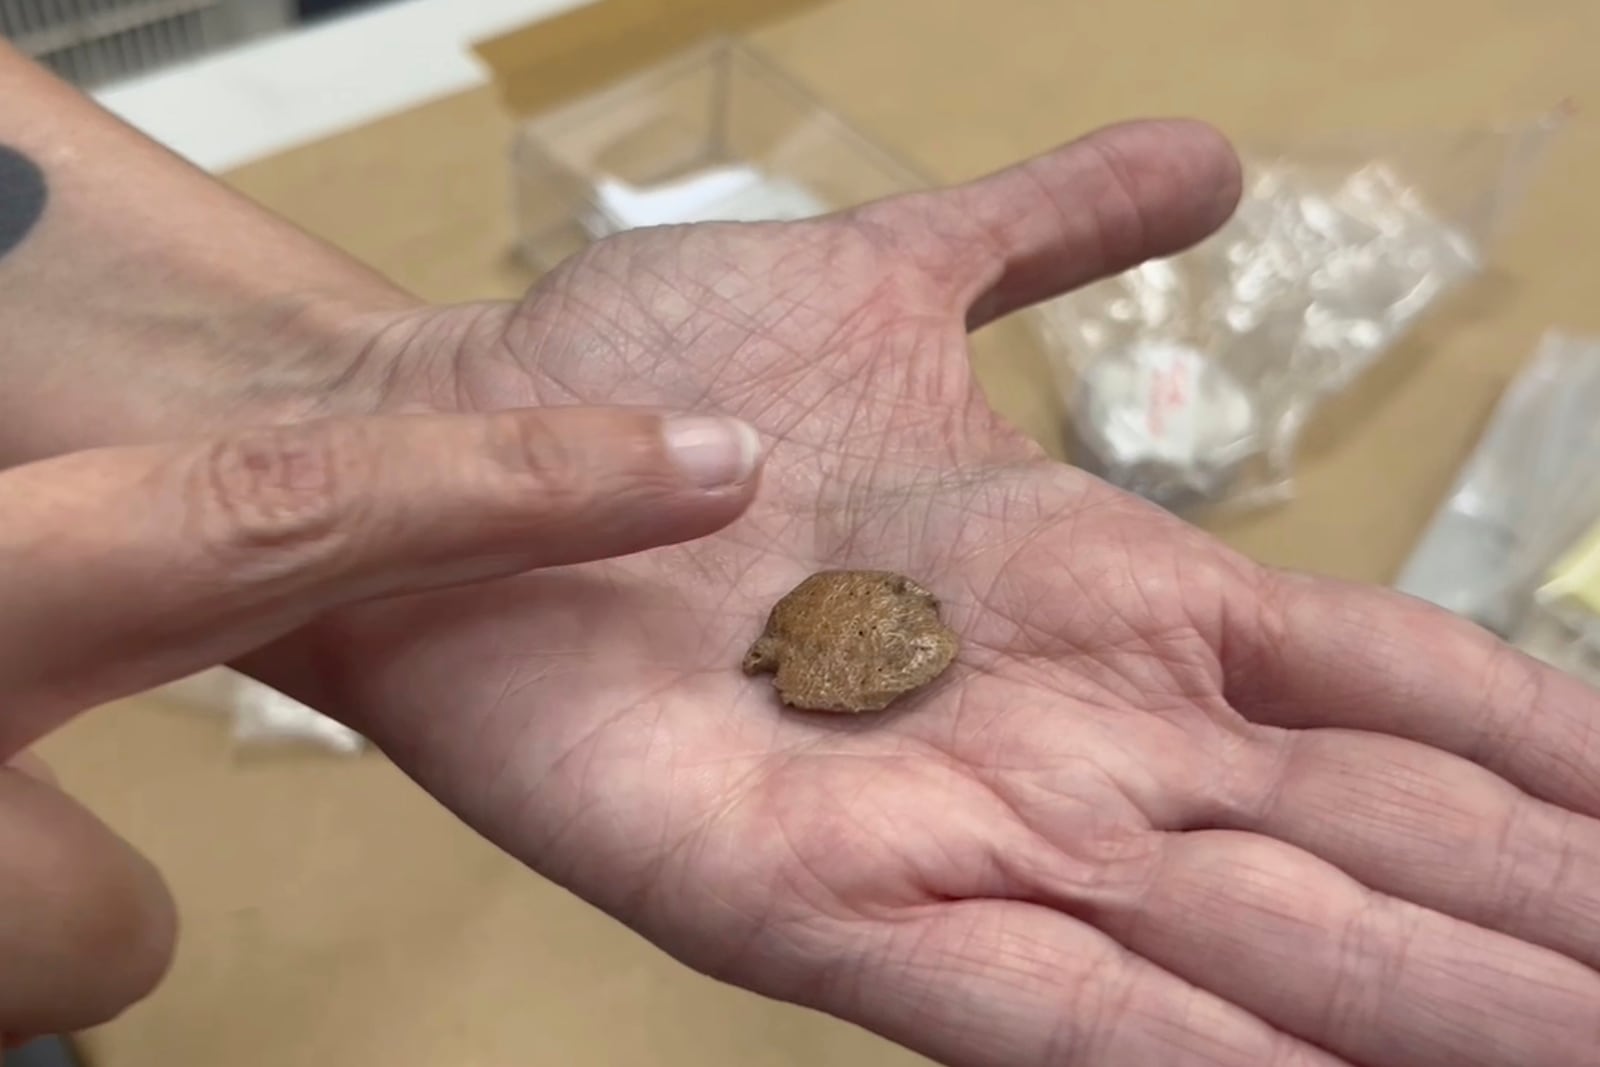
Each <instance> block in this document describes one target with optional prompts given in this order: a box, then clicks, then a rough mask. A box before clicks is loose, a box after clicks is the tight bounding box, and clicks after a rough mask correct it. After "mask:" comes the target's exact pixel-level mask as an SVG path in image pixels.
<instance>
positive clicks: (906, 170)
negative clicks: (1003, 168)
mask: <svg viewBox="0 0 1600 1067" xmlns="http://www.w3.org/2000/svg"><path fill="white" fill-rule="evenodd" d="M512 169H513V190H514V194H513V195H514V197H515V209H516V222H517V228H518V243H519V247H520V250H521V253H522V255H523V257H524V258H525V259H526V260H527V261H528V263H529V264H530V265H532V266H533V267H535V268H536V269H540V270H545V269H549V268H550V267H552V266H554V265H555V264H556V263H559V262H560V261H561V260H563V259H565V258H566V257H567V256H569V255H571V254H572V253H573V252H576V251H578V250H580V249H581V248H583V247H584V246H585V245H587V244H588V243H590V242H592V241H595V240H598V239H600V238H603V237H607V236H610V235H611V234H614V233H620V232H622V231H624V230H629V229H633V228H635V227H638V226H650V225H664V224H672V223H683V222H703V221H713V220H715V221H764V220H788V219H797V218H806V217H810V216H814V215H819V214H825V213H828V212H832V211H837V210H841V209H844V208H848V207H853V206H856V205H858V204H861V203H865V202H867V201H870V200H875V199H878V198H880V197H883V196H889V195H892V194H894V193H899V192H905V191H908V190H911V189H917V188H923V187H925V186H927V185H928V184H929V183H928V182H927V181H926V180H925V179H924V178H923V177H922V176H921V175H920V174H919V173H918V172H917V171H916V170H915V169H914V168H912V167H911V166H910V165H908V164H906V163H904V162H902V161H901V160H899V159H897V158H895V157H894V156H893V155H892V154H891V153H889V152H888V151H887V150H885V149H884V148H882V147H881V146H879V145H878V144H876V143H875V142H873V141H872V140H871V139H869V138H868V137H866V136H864V135H863V134H861V133H860V132H858V131H857V130H855V129H854V128H852V127H851V126H850V125H849V124H848V123H847V122H845V121H844V120H843V119H841V118H840V117H839V116H838V115H837V114H835V113H834V112H832V111H829V110H828V109H827V108H825V107H824V106H823V105H822V104H821V103H820V102H818V101H817V99H816V98H815V97H814V96H812V95H811V94H810V93H809V92H807V91H806V90H805V88H804V87H802V86H801V85H799V84H798V83H797V82H795V81H794V80H793V79H792V78H790V77H789V76H788V75H787V74H785V73H784V72H783V71H781V70H780V69H778V68H777V67H776V66H775V65H774V64H772V63H771V62H769V61H768V60H767V59H765V58H764V57H762V56H761V55H760V54H758V53H757V52H756V51H755V50H754V49H752V48H751V47H750V46H749V45H748V44H745V43H743V42H739V41H734V40H729V39H719V40H716V41H714V42H711V43H710V44H707V45H704V46H701V47H699V48H696V49H692V50H690V51H687V52H685V53H682V54H680V55H679V56H677V57H675V58H673V59H672V60H670V61H668V62H666V63H663V64H661V65H660V66H657V67H655V68H653V69H651V70H649V71H646V72H645V73H642V74H640V75H637V76H635V77H632V78H629V79H628V80H626V81H623V82H620V83H618V84H615V85H613V86H610V87H608V88H606V89H603V90H601V91H599V92H597V93H593V94H591V95H589V96H586V97H583V98H581V99H579V100H577V101H574V102H572V103H570V104H566V105H563V106H561V107H559V108H557V109H555V110H553V111H549V112H546V113H544V114H542V115H539V116H536V117H534V118H532V119H530V120H528V121H526V122H525V123H524V124H523V125H522V127H521V128H520V130H519V131H518V134H517V137H516V142H515V146H514V149H513V153H512Z"/></svg>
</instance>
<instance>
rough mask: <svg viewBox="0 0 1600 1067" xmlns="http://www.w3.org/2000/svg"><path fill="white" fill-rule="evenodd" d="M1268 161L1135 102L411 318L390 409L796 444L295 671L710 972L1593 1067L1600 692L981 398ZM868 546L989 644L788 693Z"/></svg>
mask: <svg viewBox="0 0 1600 1067" xmlns="http://www.w3.org/2000/svg"><path fill="white" fill-rule="evenodd" d="M1237 188H1238V176H1237V171H1236V163H1235V161H1234V159H1233V157H1232V155H1231V153H1230V152H1229V151H1228V149H1227V148H1226V147H1225V146H1224V145H1223V144H1222V143H1221V142H1220V141H1219V140H1218V139H1217V138H1216V137H1215V136H1213V135H1212V134H1210V133H1208V132H1206V131H1204V130H1201V129H1197V128H1194V127H1190V126H1184V125H1153V126H1148V125H1147V126H1134V127H1129V128H1121V129H1116V130H1112V131H1108V132H1105V133H1102V134H1100V135H1097V136H1095V137H1093V138H1091V139H1089V140H1088V141H1086V142H1084V143H1081V144H1078V145H1075V146H1071V147H1068V148H1066V149H1064V150H1062V151H1060V152H1057V153H1054V154H1052V155H1050V156H1048V157H1046V158H1044V159H1041V160H1038V161H1035V162H1033V163H1031V164H1029V165H1027V166H1025V167H1022V168H1018V169H1015V170H1012V171H1009V172H1006V173H1004V174H1001V175H999V176H996V177H992V178H990V179H987V180H984V181H981V182H978V183H976V184H973V185H970V186H967V187H964V188H960V189H956V190H953V191H948V192H940V193H930V194H923V195H916V196H911V197H906V198H902V199H897V200H893V201H890V202H886V203H881V204H877V205H873V206H871V207H868V208H865V209H863V210H861V211H857V212H852V213H849V214H846V215H843V216H840V217H835V218H829V219H825V220H818V221H812V222H806V223H799V224H792V225H757V226H704V227H694V228H687V229H663V230H652V231H644V232H637V233H633V234H629V235H626V236H623V237H620V238H617V239H614V240H611V241H607V242H604V243H602V244H601V245H599V246H598V247H595V248H593V249H592V250H590V251H588V252H586V253H585V254H583V255H581V256H579V257H578V258H576V259H575V260H573V261H571V262H569V263H568V264H566V265H565V266H564V267H563V268H561V269H560V270H558V271H557V272H555V273H554V274H553V275H552V276H551V277H549V278H548V279H546V280H545V281H544V282H543V283H541V284H540V285H539V286H538V287H537V288H536V289H535V290H534V291H533V292H532V293H531V294H530V296H529V297H528V299H527V300H526V301H525V302H524V303H522V304H521V305H520V306H517V307H499V306H493V305H485V306H479V307H474V308H457V309H444V310H440V311H434V312H428V313H423V314H418V315H409V316H406V317H403V318H398V319H396V320H395V321H394V322H393V323H392V324H391V326H390V328H389V329H388V330H386V331H385V333H384V335H383V337H382V339H381V343H378V342H375V343H374V345H373V346H372V347H371V348H370V349H369V350H368V352H367V358H368V362H367V363H366V364H365V365H364V366H363V367H362V368H361V369H360V370H359V372H358V373H355V374H353V375H352V376H351V380H352V383H353V384H352V388H353V389H354V390H355V395H356V396H357V397H358V401H357V402H358V404H363V403H370V404H372V405H374V406H378V407H387V408H390V409H403V410H415V409H444V410H449V409H454V408H458V407H459V408H468V409H482V410H490V409H496V408H500V407H504V406H522V405H533V404H547V405H558V404H567V403H595V402H602V401H603V402H620V403H648V404H667V405H673V406H680V405H690V406H694V407H697V408H700V407H704V408H707V409H711V410H722V411H724V412H727V413H730V414H736V415H739V416H742V417H743V418H745V419H747V420H749V421H750V422H752V423H753V424H755V425H756V426H758V427H759V428H760V429H761V431H762V432H763V434H764V435H765V437H766V439H767V440H768V441H769V442H770V443H771V445H772V452H771V456H770V460H769V463H768V465H767V468H766V471H765V475H764V480H763V487H762V490H761V493H760V495H759V497H758V498H757V500H756V501H755V503H754V504H753V505H752V507H751V510H750V511H749V512H748V513H747V514H746V516H745V517H744V518H743V519H742V520H741V521H740V522H738V523H736V524H734V525H732V526H731V527H729V528H728V529H727V530H725V531H724V532H722V533H719V534H717V535H715V536H712V537H709V538H706V539H704V540H700V541H696V542H694V543H691V544H686V545H683V546H681V547H677V548H672V549H665V550H660V551H655V552H651V553H647V554H644V555H640V556H636V557H633V558H629V559H622V560H614V561H610V562H606V563H600V564H594V565H588V566H582V567H575V568H570V569H562V570H555V571H545V572H541V573H539V574H535V575H531V576H527V577H524V578H518V579H514V580H508V581H504V582H500V583H496V584H494V585H491V586H483V587H477V588H472V589H465V590H460V591H457V592H450V593H444V594H434V595H428V596H422V597H417V598H413V599H409V600H405V601H392V602H388V603H384V604H378V605H370V606H365V607H361V608H358V609H354V610H351V611H345V612H341V613H339V614H338V615H336V616H333V617H330V618H329V619H327V620H325V621H323V622H321V623H318V624H317V625H315V626H314V627H312V628H311V629H310V630H309V631H307V632H306V633H304V634H302V635H299V636H298V637H296V638H295V639H294V640H293V641H292V642H290V643H287V644H285V645H284V646H283V647H281V648H280V649H278V650H276V651H275V653H274V654H273V655H272V656H271V657H270V658H262V659H260V660H258V661H257V663H258V665H260V666H261V667H262V669H263V670H265V671H266V672H267V673H268V674H269V675H270V676H271V677H273V678H274V680H277V681H280V682H283V683H285V684H286V685H289V686H290V687H292V689H293V690H294V691H295V692H297V693H299V694H301V695H303V696H305V697H306V698H307V699H309V700H311V701H312V702H313V703H315V704H317V705H318V706H320V707H323V708H325V709H327V710H330V711H335V712H337V713H339V714H340V715H341V716H342V717H343V718H345V719H346V720H347V721H349V722H351V723H352V724H353V725H355V726H356V727H358V728H359V729H361V730H363V731H364V732H365V733H366V734H368V736H370V737H372V738H374V739H375V740H376V741H378V742H379V743H380V744H381V745H382V746H383V747H384V748H385V749H386V750H387V752H388V753H389V754H390V755H391V756H392V757H393V758H394V759H396V760H397V761H398V762H399V763H400V764H401V765H402V766H403V767H404V768H405V769H407V770H408V771H409V772H410V773H411V774H413V775H414V776H415V777H416V778H417V779H418V780H419V781H420V782H421V783H422V784H424V785H425V786H426V787H427V788H428V789H429V790H431V791H432V792H433V793H434V794H435V795H437V796H438V797H440V798H441V799H443V800H444V801H445V802H446V803H448V804H449V805H450V806H452V807H453V808H454V809H455V810H456V811H457V812H458V813H460V814H461V815H463V816H464V817H465V818H466V819H467V820H468V821H469V822H470V823H471V824H472V825H474V826H476V827H477V828H478V829H480V830H481V831H483V832H484V833H485V834H487V835H488V836H489V837H491V838H492V839H493V840H495V841H496V842H498V843H499V844H501V845H502V846H504V847H505V848H507V849H508V850H510V851H511V852H513V853H514V854H516V855H517V856H519V857H521V858H522V859H523V860H525V861H527V862H528V863H530V864H531V865H533V866H534V867H536V868H538V869H540V870H541V871H543V872H545V873H546V874H548V875H550V876H551V877H552V878H554V879H556V880H557V881H559V882H562V883H564V884H566V885H568V886H570V887H572V888H573V889H575V890H576V891H577V892H579V893H580V894H581V895H583V896H584V897H586V898H587V899H589V900H590V901H592V902H594V903H596V904H598V905H599V906H601V907H603V908H605V909H607V910H608V911H610V912H611V913H612V914H614V915H616V916H618V917H619V918H621V919H623V920H624V921H626V922H628V923H630V924H632V925H633V926H634V927H636V928H637V929H639V930H641V931H642V932H643V933H645V934H646V935H647V936H649V937H650V938H651V939H653V940H654V941H656V942H657V943H658V944H660V945H662V946H663V947H664V948H666V949H667V950H668V951H670V952H672V953H674V954H675V955H677V956H678V957H680V958H681V959H683V960H685V961H687V962H688V963H690V964H691V965H693V966H695V967H697V968H700V969H702V970H704V971H706V972H708V973H710V974H712V975H715V976H718V977H721V978H723V979H726V980H729V981H732V982H736V983H738V984H741V985H744V986H747V987H750V988H752V989H755V990H758V991H761V992H763V993H767V994H770V995H773V996H776V997H780V998H784V999H788V1000H793V1001H797V1002H800V1003H803V1004H808V1005H812V1006H815V1007H817V1008H820V1009H823V1010H825V1011H828V1012H831V1013H834V1014H837V1015H839V1016H842V1017H844V1018H846V1019H850V1020H853V1021H855V1022H857V1023H860V1024H862V1025H865V1026H867V1027H869V1028H871V1029H873V1030H875V1031H877V1032H879V1033H881V1034H884V1035H887V1036H888V1037H890V1038H893V1039H895V1040H897V1041H900V1042H903V1043H905V1044H907V1045H909V1046H911V1047H913V1048H916V1049H919V1050H921V1051H923V1052H925V1053H928V1054H930V1055H932V1056H934V1057H936V1058H938V1059H941V1060H943V1061H945V1062H947V1063H951V1064H957V1065H965V1067H996V1065H1008V1067H1045V1065H1051V1067H1066V1065H1071V1067H1148V1065H1152V1064H1161V1065H1172V1067H1182V1065H1188V1064H1201V1063H1204V1064H1211V1065H1219V1067H1220V1065H1238V1067H1261V1065H1267V1064H1272V1065H1276V1067H1286V1065H1289V1064H1295V1065H1348V1067H1354V1065H1357V1064H1359V1065H1362V1067H1472V1065H1479V1067H1582V1065H1586V1064H1597V1063H1600V1041H1597V1037H1600V977H1597V975H1596V973H1595V971H1594V970H1593V968H1594V967H1596V966H1597V965H1600V823H1597V822H1596V821H1595V820H1596V817H1597V816H1600V744H1597V741H1596V738H1597V736H1600V732H1597V726H1600V698H1597V697H1596V695H1595V694H1593V693H1591V692H1590V691H1588V690H1587V689H1585V688H1583V687H1581V686H1580V685H1578V684H1577V683H1575V682H1573V681H1570V680H1568V679H1566V678H1565V677H1562V676H1560V675H1557V674H1555V673H1553V672H1551V671H1549V670H1546V669H1545V668H1543V667H1541V666H1538V665H1536V664H1534V663H1532V662H1530V661H1529V660H1526V659H1524V658H1521V657H1520V656H1518V655H1517V654H1515V653H1513V652H1511V651H1508V650H1507V649H1506V648H1504V647H1502V646H1500V645H1498V644H1497V643H1495V642H1494V641H1492V640H1491V639H1489V638H1488V637H1487V636H1484V635H1482V634H1481V633H1479V632H1477V631H1475V630H1473V629H1472V628H1470V627H1468V626H1466V625H1465V624H1463V623H1460V622H1458V621H1455V620H1453V619H1451V618H1449V617H1447V616H1445V615H1443V614H1441V613H1439V612H1436V611H1432V610H1430V609H1427V608H1424V607H1422V606H1419V605H1416V604H1414V603H1411V602H1409V601H1406V600H1402V599H1399V598H1397V597H1394V596H1391V595H1387V594H1384V593H1381V592H1376V591H1367V590H1362V589H1355V588H1347V587H1343V586H1338V585H1335V584H1332V583H1328V582H1323V581H1317V580H1312V579H1307V578H1301V577H1295V576H1288V575H1283V574H1278V573H1273V572H1269V571H1266V570H1264V569H1262V568H1259V567H1257V566H1255V565H1253V564H1251V563H1250V562H1248V561H1245V560H1243V559H1240V558H1238V557H1237V556H1235V555H1233V554H1231V553H1229V552H1228V551H1226V550H1224V549H1223V548H1222V547H1220V546H1218V545H1217V544H1216V543H1215V542H1213V541H1212V540H1210V539H1209V538H1207V537H1205V536H1203V535H1202V534H1200V533H1199V532H1197V531H1195V530H1193V529H1191V528H1189V527H1187V526H1185V525H1183V524H1181V523H1180V522H1178V521H1177V520H1175V519H1173V518H1171V517H1169V516H1167V515H1165V514H1163V513H1160V512H1158V511H1156V510H1154V509H1152V508H1150V507H1148V506H1145V505H1143V504H1141V503H1139V502H1137V501H1135V500H1133V499H1130V498H1128V497H1126V496H1124V495H1122V494H1119V493H1117V492H1115V491H1113V490H1111V489H1109V488H1108V487H1106V486H1105V485H1103V484H1101V483H1099V482H1097V481H1095V480H1094V479H1092V478H1090V477H1088V476H1086V475H1084V474H1082V473H1081V472H1078V471H1075V470H1073V469H1071V468H1069V467H1066V466H1062V465H1059V464H1056V463H1052V462H1049V461H1047V460H1046V459H1045V458H1044V457H1043V456H1042V455H1041V454H1040V452H1039V451H1038V450H1037V449H1036V448H1034V447H1033V446H1032V445H1030V444H1029V443H1027V442H1025V441H1024V440H1022V439H1021V438H1020V437H1019V435H1018V434H1016V433H1015V432H1014V431H1013V430H1011V429H1010V428H1008V427H1007V426H1005V425H1004V424H1003V423H1002V422H1001V421H1000V420H999V419H997V418H996V417H995V415H994V414H993V413H992V412H991V410H990V409H989V407H988V406H987V405H986V403H985V402H984V400H983V398H982V396H981V395H980V393H979V391H978V389H977V388H976V386H975V385H974V383H973V380H972V377H971V375H970V373H969V369H968V358H967V357H968V349H967V338H966V334H967V330H968V328H970V327H973V326H976V325H980V324H982V323H983V322H986V321H988V320H990V319H991V318H993V317H995V316H998V315H1001V314H1004V313H1005V312H1007V311H1009V310H1012V309H1014V308H1017V307H1019V306H1021V305H1023V304H1026V303H1028V302H1030V301H1035V300H1038V299H1040V298H1043V297H1046V296H1049V295H1052V294H1054V293H1057V292H1059V291H1061V290H1064V289H1067V288H1070V287H1072V286H1074V285H1077V284H1080V283H1082V282H1085V281H1087V280H1089V279H1091V278H1093V277H1095V276H1097V275H1100V274H1103V273H1106V272H1109V271H1113V270H1116V269H1119V268H1121V267H1124V266H1126V265H1129V264H1131V263H1133V262H1135V261H1137V260H1140V259H1143V258H1146V257H1149V256H1153V255H1157V254H1162V253H1166V252H1169V251H1173V250H1175V249H1177V248H1179V247H1180V246H1182V245H1184V244H1186V243H1187V242H1190V241H1192V240H1194V239H1197V238H1199V237H1200V236H1202V235H1203V234H1205V233H1206V232H1207V231H1209V230H1210V229H1211V228H1213V227H1214V226H1216V225H1217V224H1219V223H1220V222H1221V221H1222V220H1223V218H1224V217H1225V216H1226V215H1227V213H1228V211H1229V210H1230V209H1231V207H1232V204H1233V201H1234V198H1235V196H1236V193H1237ZM363 382H364V383H366V384H365V385H363ZM826 567H870V568H884V569H890V570H895V571H900V572H902V573H905V574H907V575H909V576H911V577H912V578H914V579H916V580H917V581H919V582H921V583H923V584H925V585H927V586H928V587H929V588H931V589H932V590H933V591H934V592H935V593H936V594H937V595H938V596H939V597H940V598H941V599H942V601H943V604H944V612H945V617H946V619H947V620H948V621H949V622H950V623H951V625H952V626H953V627H954V629H955V630H956V631H957V632H958V633H959V634H960V635H961V637H962V640H963V649H962V652H961V655H960V658H959V660H958V662H957V664H956V665H955V666H954V667H953V669H952V670H951V671H950V672H949V673H948V674H947V675H946V676H945V677H944V678H943V679H941V680H940V681H939V682H937V683H936V684H935V685H934V686H933V687H932V688H931V689H929V690H928V691H926V692H924V693H922V694H920V695H918V696H916V697H914V698H912V699H909V700H907V701H906V702H905V704H904V705H903V706H902V707H900V708H898V709H896V710H892V711H890V712H889V713H886V714H883V715H877V716H870V717H864V718H860V719H848V720H845V719H838V718H828V717H819V716H811V715H802V714H795V713H790V712H786V711H783V710H780V709H779V707H778V706H777V704H776V701H775V699H774V695H773V693H772V691H771V689H770V685H769V683H768V681H767V680H766V679H749V678H746V677H744V676H743V675H742V674H741V673H740V670H739V662H740V657H741V655H742V653H743V652H744V650H745V648H746V647H747V645H748V643H749V642H750V641H751V640H752V639H753V638H754V637H755V635H756V634H757V633H758V632H759V631H760V629H761V626H762V622H763V619H764V616H765V613H766V612H767V610H768V609H769V608H770V606H771V605H772V603H773V602H774V601H775V600H776V599H777V598H778V597H779V596H780V595H781V594H783V593H784V592H786V591H787V590H788V589H789V588H791V587H792V586H793V585H794V584H796V583H797V582H798V581H799V580H801V579H802V578H804V577H805V576H806V575H808V574H809V573H811V572H813V571H815V570H817V569H821V568H826ZM440 709H449V710H448V713H441V711H440Z"/></svg>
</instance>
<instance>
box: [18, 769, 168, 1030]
mask: <svg viewBox="0 0 1600 1067" xmlns="http://www.w3.org/2000/svg"><path fill="white" fill-rule="evenodd" d="M175 936H176V917H175V914H174V911H173V905H172V898H171V897H170V896H169V895H168V893H167V890H166V887H165V886H164V885H163V884H162V882H161V879H160V876H159V875H157V873H156V872H155V870H154V868H152V867H151V866H150V865H149V863H147V862H146V861H145V860H144V859H143V858H142V857H140V856H139V855H138V854H137V853H136V852H134V851H133V850H132V849H131V848H129V847H128V845H127V844H126V843H124V842H123V841H122V840H121V839H120V838H118V837H117V836H116V835H115V834H113V833H112V832H111V831H110V830H108V829H107V828H106V827H105V826H104V825H103V824H102V823H100V822H99V821H98V820H97V819H95V817H94V816H92V815H90V814H89V812H88V811H86V810H85V809H84V808H82V807H80V806H79V805H78V804H76V803H75V802H73V801H72V800H71V799H69V798H68V797H66V796H65V795H63V794H61V793H60V792H58V791H56V790H55V789H52V788H51V787H49V786H47V785H45V784H44V783H42V782H39V781H37V780H35V779H33V778H31V777H28V776H26V775H23V774H20V773H18V772H16V771H12V770H0V1033H5V1034H12V1035H15V1034H56V1033H68V1032H71V1031H74V1030H79V1029H82V1028H84V1027H89V1026H96V1025H99V1024H100V1023H103V1022H106V1021H108V1020H110V1019H112V1018H113V1017H115V1016H116V1015H117V1014H118V1013H119V1012H121V1011H122V1010H123V1009H124V1008H126V1007H127V1006H128V1005H129V1004H132V1003H133V1002H135V1001H137V1000H139V999H141V998H142V997H144V996H145V995H146V994H147V993H149V992H150V990H152V989H153V988H155V985H156V983H157V982H159V981H160V979H161V977H162V976H163V975H164V974H165V973H166V969H167V966H168V964H169V963H170V962H171V958H172V951H173V944H174V940H175Z"/></svg>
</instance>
